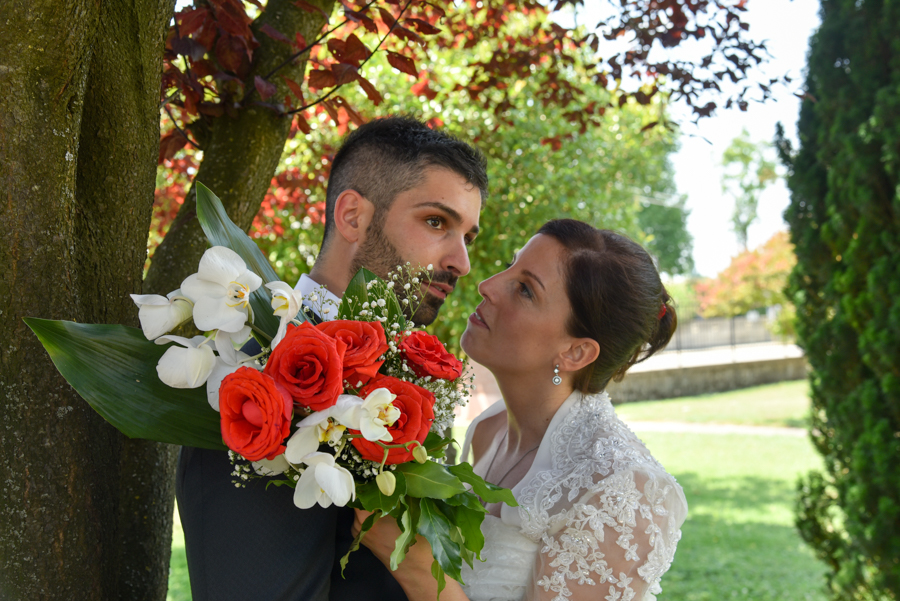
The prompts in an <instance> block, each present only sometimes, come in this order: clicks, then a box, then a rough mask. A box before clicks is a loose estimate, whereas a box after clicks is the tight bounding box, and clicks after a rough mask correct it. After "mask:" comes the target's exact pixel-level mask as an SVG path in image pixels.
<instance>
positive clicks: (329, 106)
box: [322, 100, 340, 125]
mask: <svg viewBox="0 0 900 601" xmlns="http://www.w3.org/2000/svg"><path fill="white" fill-rule="evenodd" d="M322 106H323V107H325V110H326V111H327V112H328V116H329V117H331V119H332V121H334V124H335V125H337V124H338V123H339V122H340V118H339V117H338V112H337V107H335V106H334V103H333V102H332V101H331V100H325V101H323V102H322Z"/></svg>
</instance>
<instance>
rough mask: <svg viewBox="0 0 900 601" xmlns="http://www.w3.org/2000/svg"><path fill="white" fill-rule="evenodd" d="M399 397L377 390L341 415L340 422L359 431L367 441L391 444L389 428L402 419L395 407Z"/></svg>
mask: <svg viewBox="0 0 900 601" xmlns="http://www.w3.org/2000/svg"><path fill="white" fill-rule="evenodd" d="M396 398H397V395H395V394H391V391H390V390H388V389H387V388H376V389H375V390H373V391H372V392H370V393H369V396H367V397H366V398H365V400H364V401H363V402H362V403H359V404H355V405H353V406H352V407H350V408H349V409H348V411H346V412H344V413H343V414H342V415H340V417H339V420H340V422H341V423H342V424H344V425H346V426H347V427H348V428H353V429H354V430H359V431H360V433H361V434H362V435H363V437H364V438H365V439H366V440H369V441H372V442H375V441H377V440H380V441H381V442H391V441H392V440H393V437H392V436H391V433H390V432H389V431H388V427H390V426H392V425H394V422H395V421H397V419H398V418H399V417H400V415H401V413H400V410H399V409H397V408H396V407H395V406H394V405H393V401H394V399H396Z"/></svg>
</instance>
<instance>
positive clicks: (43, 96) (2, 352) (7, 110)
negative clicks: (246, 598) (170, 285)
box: [0, 0, 113, 599]
mask: <svg viewBox="0 0 900 601" xmlns="http://www.w3.org/2000/svg"><path fill="white" fill-rule="evenodd" d="M3 13H4V14H3V17H4V24H3V31H2V39H3V40H4V43H3V46H2V48H0V65H2V66H0V78H2V79H0V81H2V83H3V90H4V93H3V94H2V95H0V163H2V165H0V169H2V178H3V179H2V181H3V184H4V188H5V189H6V193H5V194H4V199H3V202H2V203H0V222H2V223H3V226H4V227H3V228H0V310H2V322H0V340H2V343H0V344H2V346H0V386H2V391H0V403H2V410H0V471H2V473H3V478H4V483H3V486H2V487H0V597H2V598H4V599H86V598H95V599H102V598H108V592H109V591H108V589H106V588H105V587H106V583H108V582H109V581H110V578H109V577H108V574H109V571H110V570H112V569H113V566H111V565H109V564H105V562H103V561H102V559H103V549H104V548H107V547H108V546H109V543H110V541H111V538H112V533H111V532H110V528H109V527H108V524H106V523H105V522H104V519H103V516H104V515H110V513H111V512H112V510H113V504H112V502H111V498H110V496H109V495H108V494H102V493H101V494H96V492H95V491H97V490H98V489H103V488H105V487H107V486H108V483H107V474H108V473H109V468H110V460H109V454H108V452H109V450H110V448H111V447H110V436H109V433H108V432H106V431H104V430H105V429H104V428H103V427H102V423H101V422H102V421H103V420H102V419H101V418H99V416H97V415H96V414H95V413H94V412H93V411H92V410H91V409H90V407H88V405H87V404H86V403H84V402H83V401H82V400H81V399H80V398H78V396H77V395H76V394H75V393H74V392H73V391H72V389H71V388H70V387H69V386H68V384H67V383H66V382H65V380H63V378H62V377H61V376H60V375H59V374H58V373H56V370H55V369H54V367H53V365H52V364H51V363H50V362H49V360H48V359H47V354H46V353H45V352H44V350H43V348H42V347H41V345H40V343H39V342H38V340H37V338H36V337H35V336H34V335H33V334H32V333H31V331H30V330H29V329H28V328H27V327H26V326H25V324H24V323H23V322H22V318H23V317H26V316H29V315H34V316H39V317H52V318H64V317H65V318H73V317H74V318H79V317H80V314H79V313H78V310H79V307H80V306H81V304H82V303H81V302H80V301H81V299H79V297H78V292H77V282H76V279H77V278H76V277H75V274H76V271H77V270H76V265H77V263H78V261H77V256H76V250H75V248H74V244H73V240H74V237H75V231H76V214H77V212H78V205H77V201H76V196H75V188H76V186H75V180H76V166H77V158H78V150H79V148H78V141H79V132H80V129H81V119H82V107H83V103H84V93H85V89H86V82H87V74H88V67H89V65H90V58H91V43H92V42H93V39H94V33H95V31H96V27H97V22H98V18H99V5H98V4H97V3H96V2H93V1H91V0H65V1H63V2H55V1H53V0H39V1H35V0H15V1H13V2H6V3H4V6H3Z"/></svg>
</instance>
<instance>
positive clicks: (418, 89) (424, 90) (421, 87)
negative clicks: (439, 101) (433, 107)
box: [409, 79, 437, 100]
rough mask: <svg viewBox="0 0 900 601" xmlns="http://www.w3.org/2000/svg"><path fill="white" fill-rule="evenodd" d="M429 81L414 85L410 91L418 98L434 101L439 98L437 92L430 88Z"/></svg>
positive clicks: (425, 80)
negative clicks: (422, 97)
mask: <svg viewBox="0 0 900 601" xmlns="http://www.w3.org/2000/svg"><path fill="white" fill-rule="evenodd" d="M428 83H429V81H428V80H427V79H423V80H422V81H419V82H418V83H416V84H414V85H413V86H412V87H411V88H410V89H409V91H410V92H412V93H413V94H415V95H416V96H424V97H425V98H427V99H428V100H434V99H435V98H437V92H435V91H434V90H432V89H431V88H430V87H429V86H428Z"/></svg>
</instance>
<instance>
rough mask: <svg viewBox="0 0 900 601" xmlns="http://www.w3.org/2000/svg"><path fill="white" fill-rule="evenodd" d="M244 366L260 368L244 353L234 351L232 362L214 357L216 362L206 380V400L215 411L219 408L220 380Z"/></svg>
mask: <svg viewBox="0 0 900 601" xmlns="http://www.w3.org/2000/svg"><path fill="white" fill-rule="evenodd" d="M245 366H246V367H252V368H254V369H257V370H258V369H260V367H259V365H258V364H257V363H256V360H255V359H253V357H251V356H250V355H247V354H246V353H241V352H235V353H234V362H233V363H232V362H229V361H225V360H224V358H223V357H221V356H220V357H216V364H215V366H214V367H213V369H212V371H211V372H210V374H209V378H207V380H206V400H208V401H209V406H210V407H212V408H213V409H215V410H216V411H218V410H219V387H221V386H222V380H224V379H225V376H227V375H228V374H233V373H234V372H236V371H237V370H238V369H239V368H241V367H245Z"/></svg>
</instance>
